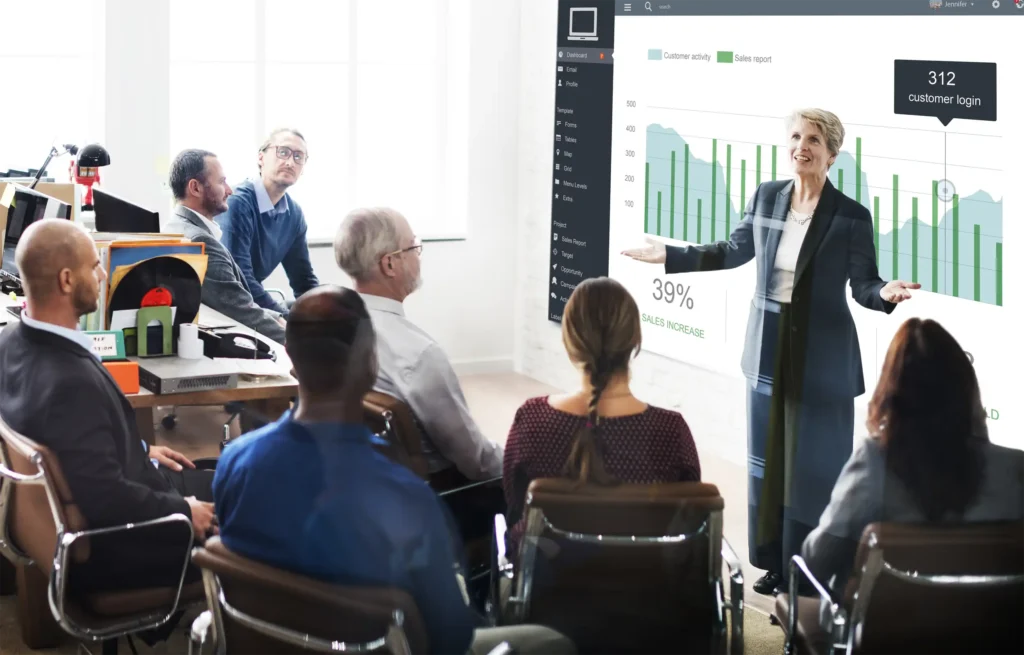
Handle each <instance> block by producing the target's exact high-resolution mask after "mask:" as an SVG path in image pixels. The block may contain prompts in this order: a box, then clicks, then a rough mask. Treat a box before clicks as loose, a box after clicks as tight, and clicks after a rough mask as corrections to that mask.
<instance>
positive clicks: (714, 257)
mask: <svg viewBox="0 0 1024 655" xmlns="http://www.w3.org/2000/svg"><path fill="white" fill-rule="evenodd" d="M792 191H793V182H792V180H790V181H785V180H780V181H772V182H764V183H762V184H761V185H760V186H758V187H757V190H756V191H755V192H754V196H753V197H752V198H751V199H750V202H749V203H748V205H747V207H746V211H745V212H744V216H743V220H742V221H741V222H740V223H739V225H737V226H736V228H735V229H734V230H733V232H732V234H731V235H730V236H729V240H728V241H718V242H715V243H709V244H705V245H700V246H686V247H683V248H678V247H674V246H669V247H668V248H667V253H666V255H667V257H666V260H665V272H666V273H689V272H697V271H718V270H723V269H729V268H737V267H739V266H742V265H743V264H746V263H747V262H749V261H750V260H751V259H754V260H755V262H756V265H757V287H756V289H755V291H754V299H753V301H752V302H751V306H750V315H749V318H748V321H747V334H746V341H745V343H744V346H743V359H742V361H741V367H742V369H743V373H744V375H745V376H746V377H747V379H748V380H750V381H751V382H752V383H755V384H756V383H758V382H761V383H770V382H771V380H772V379H773V378H774V375H775V371H774V370H761V368H762V357H761V349H762V346H765V347H769V348H773V347H774V346H775V344H762V341H763V333H764V314H765V312H766V311H773V310H774V311H778V306H779V303H777V302H774V301H772V300H770V299H769V298H768V285H769V284H771V280H772V271H773V269H774V268H775V255H776V253H777V252H778V249H779V240H780V239H781V238H782V229H783V226H784V225H785V223H786V215H787V214H788V213H789V205H790V200H791V193H792ZM847 281H849V284H850V288H851V289H852V290H853V297H854V299H855V300H856V301H857V302H858V303H860V304H861V305H863V306H864V307H867V308H868V309H873V310H876V311H883V312H886V313H889V312H892V310H893V308H894V307H895V306H896V305H894V304H893V303H889V302H886V301H884V300H882V297H881V296H880V295H879V291H881V289H882V286H883V285H884V284H885V283H884V282H883V281H882V279H881V278H880V277H878V266H877V263H876V261H875V246H874V239H873V237H872V223H871V215H870V213H868V210H867V208H866V207H864V206H863V205H861V204H860V203H858V202H856V201H855V200H853V199H852V198H848V197H847V196H845V195H843V194H842V193H840V192H839V191H838V190H837V189H836V188H835V187H834V186H832V183H831V182H829V181H827V180H826V181H825V188H824V189H822V192H821V199H820V200H819V201H818V206H817V208H816V209H815V210H814V218H813V219H812V220H811V225H810V227H809V228H808V230H807V236H806V237H805V238H804V241H803V245H802V247H801V248H800V254H799V256H798V257H797V264H796V273H795V278H794V285H793V296H792V303H791V309H790V311H791V312H792V329H793V332H794V334H793V335H792V337H793V338H792V340H791V343H792V347H793V351H794V352H793V360H794V362H796V363H798V364H801V366H800V367H799V369H800V370H797V371H794V372H795V373H796V374H798V375H802V386H803V389H802V397H803V398H804V399H805V400H806V399H809V398H810V397H813V396H817V397H825V398H829V399H843V398H851V399H852V398H854V397H855V396H859V395H861V394H862V393H864V372H863V367H862V365H861V355H860V344H859V342H858V340H857V328H856V326H855V325H854V323H853V316H852V315H851V314H850V307H849V305H848V304H847V301H846V288H845V287H846V283H847ZM764 365H765V366H770V365H771V364H767V363H765V364H764Z"/></svg>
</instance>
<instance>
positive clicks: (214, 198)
mask: <svg viewBox="0 0 1024 655" xmlns="http://www.w3.org/2000/svg"><path fill="white" fill-rule="evenodd" d="M171 191H172V192H173V193H174V199H175V200H176V201H177V203H178V204H177V206H175V208H174V218H172V219H171V220H170V221H168V222H167V225H165V226H164V230H165V231H166V232H172V233H176V234H184V235H185V236H186V237H188V238H189V239H191V240H192V241H201V242H202V243H204V244H206V257H207V264H206V277H205V278H204V279H203V293H202V299H203V304H204V305H206V306H208V307H211V308H213V309H216V310H217V311H218V312H220V313H221V314H224V315H225V316H227V317H228V318H230V319H232V320H234V321H238V323H240V324H241V325H244V326H246V327H248V328H251V329H253V330H256V331H257V332H259V333H260V334H262V335H264V336H266V337H268V338H270V339H273V340H274V341H276V342H278V343H284V325H285V320H284V318H282V317H281V314H280V313H279V312H276V311H273V310H270V309H264V308H263V307H260V306H259V305H257V304H256V303H255V302H253V299H252V295H251V294H250V293H249V289H248V288H247V287H246V286H245V278H244V277H243V276H242V271H241V270H240V269H239V268H238V264H236V263H235V260H234V259H232V257H231V253H230V252H228V250H227V248H225V247H224V246H223V245H221V242H220V235H221V230H220V226H218V225H217V223H216V222H214V220H213V217H214V216H216V215H217V214H220V213H222V212H223V211H224V210H225V209H227V203H226V202H225V200H226V199H227V197H228V196H230V195H231V187H230V186H228V184H227V179H226V178H225V177H224V169H222V168H221V165H220V162H219V161H218V160H217V155H215V154H213V153H212V152H207V151H206V150H194V149H190V150H183V151H181V152H180V153H178V156H177V157H175V158H174V162H173V163H172V164H171Z"/></svg>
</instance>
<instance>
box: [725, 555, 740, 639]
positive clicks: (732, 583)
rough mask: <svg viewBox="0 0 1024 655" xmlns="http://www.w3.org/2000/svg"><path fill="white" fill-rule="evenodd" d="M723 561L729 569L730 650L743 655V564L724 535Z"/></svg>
mask: <svg viewBox="0 0 1024 655" xmlns="http://www.w3.org/2000/svg"><path fill="white" fill-rule="evenodd" d="M722 561H723V562H724V563H725V565H726V567H727V568H728V569H729V604H728V605H727V606H726V607H728V609H729V613H730V614H731V617H730V625H731V626H732V629H731V630H730V633H731V636H730V639H729V652H730V653H733V655H743V566H742V565H741V564H740V558H739V557H738V556H737V555H736V551H735V550H733V548H732V545H731V544H730V543H729V541H728V540H727V539H726V538H725V537H722Z"/></svg>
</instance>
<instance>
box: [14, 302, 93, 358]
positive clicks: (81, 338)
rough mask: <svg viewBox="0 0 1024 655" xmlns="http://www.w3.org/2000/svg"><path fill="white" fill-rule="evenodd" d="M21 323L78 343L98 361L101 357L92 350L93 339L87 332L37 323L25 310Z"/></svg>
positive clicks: (22, 313) (41, 322)
mask: <svg viewBox="0 0 1024 655" xmlns="http://www.w3.org/2000/svg"><path fill="white" fill-rule="evenodd" d="M21 322H22V323H24V324H25V325H27V326H29V327H30V328H32V329H34V330H42V331H44V332H49V333H50V334H56V335H57V336H58V337H64V338H65V339H67V340H68V341H71V342H72V343H76V344H78V345H79V346H81V347H83V348H85V349H86V350H88V351H89V353H91V354H92V355H93V356H94V357H96V359H100V356H99V355H97V354H96V353H95V352H94V351H93V349H92V337H90V336H89V335H88V334H86V333H85V332H82V331H80V330H69V329H68V328H66V327H64V326H63V325H54V324H53V323H44V322H43V321H37V320H36V319H34V318H32V317H31V316H29V315H28V312H27V311H24V310H22V312H21Z"/></svg>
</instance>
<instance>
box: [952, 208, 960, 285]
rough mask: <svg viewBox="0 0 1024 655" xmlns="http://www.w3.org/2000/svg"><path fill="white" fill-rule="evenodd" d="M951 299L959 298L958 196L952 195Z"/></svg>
mask: <svg viewBox="0 0 1024 655" xmlns="http://www.w3.org/2000/svg"><path fill="white" fill-rule="evenodd" d="M953 297H954V298H959V297H960V196H959V195H958V194H956V193H954V194H953Z"/></svg>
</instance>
